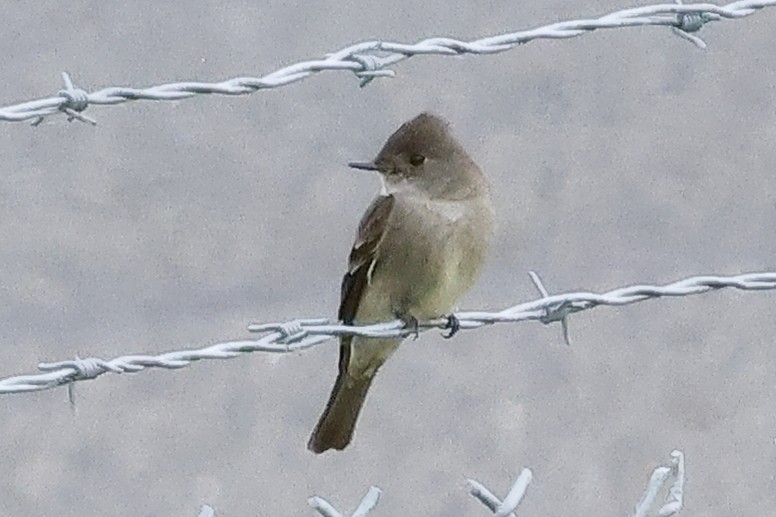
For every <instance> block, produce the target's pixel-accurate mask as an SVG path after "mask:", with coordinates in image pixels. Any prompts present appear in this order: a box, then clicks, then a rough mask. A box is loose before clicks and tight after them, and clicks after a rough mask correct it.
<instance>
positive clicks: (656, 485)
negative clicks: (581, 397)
mask: <svg viewBox="0 0 776 517" xmlns="http://www.w3.org/2000/svg"><path fill="white" fill-rule="evenodd" d="M684 480H685V474H684V454H683V453H682V452H681V451H679V450H674V451H672V452H671V463H670V464H669V465H663V466H660V467H657V468H656V469H655V470H654V471H653V472H652V475H651V476H650V478H649V481H648V482H647V488H646V490H645V491H644V495H643V496H642V497H641V500H640V501H639V502H638V504H636V506H635V508H634V513H633V516H634V517H650V516H659V517H670V516H672V515H676V514H678V513H679V511H680V510H682V505H683V499H684ZM532 481H533V473H532V472H531V469H528V468H524V469H522V470H521V471H520V475H519V476H518V477H517V479H516V480H515V482H514V483H513V484H512V487H511V488H510V489H509V493H507V496H506V497H505V498H504V500H503V501H502V500H501V499H499V498H498V497H497V496H496V495H494V494H493V492H491V491H490V490H488V488H487V487H486V486H485V485H483V484H482V483H480V482H479V481H475V480H474V479H467V480H466V484H467V485H468V487H469V494H470V495H472V496H473V497H474V498H476V499H477V500H478V501H480V502H481V503H482V504H483V505H485V507H486V508H487V509H488V510H490V511H491V513H492V514H493V515H494V517H515V512H516V511H517V507H518V506H519V505H520V503H521V502H522V501H523V497H524V496H525V494H526V491H527V490H528V485H530V484H531V482H532ZM669 481H672V482H671V485H670V486H668V487H666V484H667V483H668V482H669ZM663 492H665V496H664V497H663V498H662V502H661V498H660V495H661V493H663ZM381 495H382V490H380V488H378V487H376V486H374V485H373V486H371V487H369V490H368V491H367V493H366V495H364V497H363V498H362V499H361V501H360V503H359V504H358V507H357V508H356V509H355V510H354V511H353V513H351V514H350V516H351V517H366V516H367V515H368V514H369V513H370V512H371V511H372V510H373V509H374V508H375V507H377V504H378V503H379V502H380V496H381ZM307 504H308V505H310V507H311V508H312V509H314V510H315V511H317V512H318V513H319V514H320V515H322V516H323V517H344V514H343V513H341V512H340V511H339V510H337V509H336V508H335V507H334V505H332V504H331V503H330V502H328V501H327V500H326V499H324V498H323V497H321V496H317V495H315V496H312V497H311V498H309V499H308V500H307ZM198 517H215V511H214V510H213V508H212V507H211V506H209V505H203V506H202V508H201V509H200V513H199V516H198Z"/></svg>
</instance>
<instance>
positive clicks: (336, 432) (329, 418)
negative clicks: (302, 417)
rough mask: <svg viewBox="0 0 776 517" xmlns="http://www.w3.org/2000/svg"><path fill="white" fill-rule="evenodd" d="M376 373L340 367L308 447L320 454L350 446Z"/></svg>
mask: <svg viewBox="0 0 776 517" xmlns="http://www.w3.org/2000/svg"><path fill="white" fill-rule="evenodd" d="M374 373H376V372H371V374H367V375H361V376H359V377H353V376H351V375H349V374H348V373H347V371H340V373H339V375H338V376H337V382H335V383H334V388H332V390H331V395H329V402H327V403H326V409H324V410H323V414H322V415H321V419H320V420H318V425H316V426H315V429H314V430H313V434H312V435H311V436H310V441H308V442H307V448H308V449H310V450H311V451H313V452H314V453H316V454H320V453H322V452H325V451H327V450H329V449H337V450H342V449H344V448H345V447H347V445H348V444H349V443H350V439H351V438H352V437H353V429H354V428H355V426H356V420H357V419H358V414H359V413H360V412H361V406H363V405H364V400H365V399H366V394H367V392H368V391H369V386H371V384H372V379H374Z"/></svg>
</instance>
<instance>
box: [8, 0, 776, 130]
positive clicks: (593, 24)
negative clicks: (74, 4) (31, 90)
mask: <svg viewBox="0 0 776 517" xmlns="http://www.w3.org/2000/svg"><path fill="white" fill-rule="evenodd" d="M675 1H676V3H674V4H670V3H666V4H655V5H648V6H642V7H636V8H632V9H623V10H619V11H615V12H612V13H609V14H606V15H604V16H601V17H598V18H592V19H579V20H569V21H562V22H557V23H552V24H549V25H545V26H542V27H537V28H535V29H529V30H524V31H518V32H510V33H507V34H501V35H496V36H489V37H485V38H481V39H476V40H472V41H461V40H457V39H453V38H443V37H433V38H427V39H424V40H422V41H419V42H417V43H397V42H388V41H378V40H375V41H366V42H363V43H357V44H355V45H351V46H348V47H345V48H343V49H341V50H338V51H336V52H334V53H331V54H328V55H326V56H325V57H324V58H322V59H313V60H308V61H301V62H298V63H295V64H293V65H290V66H287V67H284V68H281V69H279V70H276V71H274V72H272V73H270V74H267V75H265V76H263V77H236V78H233V79H229V80H226V81H222V82H218V83H207V82H178V83H169V84H162V85H158V86H150V87H147V88H131V87H110V88H104V89H102V90H98V91H95V92H92V93H87V92H86V91H84V90H82V89H80V88H77V87H75V86H74V85H73V83H72V81H71V80H70V78H69V76H67V74H63V78H64V82H65V89H64V90H61V91H59V92H58V94H57V95H56V96H54V97H48V98H42V99H36V100H32V101H27V102H23V103H20V104H15V105H11V106H7V107H4V108H0V120H4V121H23V120H33V122H32V123H33V124H34V125H37V124H40V122H41V121H42V120H43V118H44V117H46V116H49V115H53V114H57V113H64V114H66V115H67V117H68V120H73V119H76V120H79V121H82V122H87V123H90V124H96V122H95V121H94V120H93V119H91V118H89V117H86V116H85V115H83V114H82V112H83V111H84V110H85V109H86V108H87V107H88V106H90V105H114V104H121V103H124V102H129V101H136V100H155V101H170V100H181V99H188V98H190V97H193V96H195V95H247V94H251V93H254V92H257V91H259V90H266V89H271V88H278V87H281V86H286V85H288V84H291V83H294V82H297V81H301V80H302V79H306V78H308V77H310V76H312V75H315V74H318V73H320V72H323V71H331V70H347V71H350V72H353V73H354V74H355V75H356V77H358V78H359V79H360V84H361V86H365V85H366V84H368V83H369V82H370V81H372V80H374V79H376V78H379V77H393V76H394V75H395V72H394V71H393V70H392V69H390V68H389V67H391V66H392V65H395V64H397V63H399V62H401V61H404V60H405V59H409V58H411V57H413V56H417V55H440V56H460V55H464V54H474V55H485V54H497V53H500V52H506V51H508V50H511V49H513V48H515V47H516V46H517V45H520V44H524V43H528V42H530V41H534V40H537V39H565V38H574V37H577V36H581V35H582V34H587V33H590V32H593V31H596V30H599V29H619V28H624V27H638V26H646V25H652V26H664V27H669V28H671V29H672V31H673V32H674V33H675V34H677V35H679V36H680V37H682V38H684V39H687V40H688V41H691V42H692V43H694V44H695V45H697V46H699V47H701V48H706V43H705V42H704V41H703V40H702V39H701V38H700V37H699V36H697V33H698V31H699V30H700V29H701V27H702V26H703V25H705V24H706V23H708V22H712V21H721V20H726V19H737V18H743V17H746V16H750V15H752V14H754V13H755V12H757V11H758V10H760V9H764V8H766V7H773V6H774V5H776V0H760V1H756V0H743V1H737V2H732V3H729V4H727V5H723V6H719V5H715V4H709V3H694V4H682V3H681V0H675Z"/></svg>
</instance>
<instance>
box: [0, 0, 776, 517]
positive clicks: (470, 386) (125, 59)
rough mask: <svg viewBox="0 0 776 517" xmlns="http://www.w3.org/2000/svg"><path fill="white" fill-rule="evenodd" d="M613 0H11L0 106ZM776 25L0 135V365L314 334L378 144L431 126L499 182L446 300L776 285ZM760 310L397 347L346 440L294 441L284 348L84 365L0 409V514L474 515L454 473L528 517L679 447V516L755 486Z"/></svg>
mask: <svg viewBox="0 0 776 517" xmlns="http://www.w3.org/2000/svg"><path fill="white" fill-rule="evenodd" d="M630 5H632V3H631V2H623V1H622V0H607V1H603V0H601V1H588V2H584V3H579V2H571V1H568V0H565V1H560V0H558V1H550V0H545V1H544V2H526V1H518V2H492V3H490V4H489V5H488V6H487V7H485V6H481V5H478V4H475V3H470V2H465V1H456V0H452V1H447V2H426V3H418V2H410V1H403V2H398V3H397V4H396V5H388V4H386V3H385V2H380V1H375V0H366V1H363V2H340V3H337V4H335V5H330V4H329V3H327V2H248V1H245V2H230V3H224V2H217V3H215V2H214V3H208V2H193V3H192V2H170V3H167V4H166V5H159V4H158V3H157V2H151V1H140V2H131V3H119V2H112V3H106V2H97V1H93V2H90V1H80V2H71V3H68V4H67V5H63V4H62V3H61V2H55V1H44V2H39V3H38V4H37V5H36V7H35V8H34V9H33V8H31V7H29V5H28V4H27V3H24V2H6V4H5V5H4V6H3V11H4V13H3V18H4V24H3V27H4V30H3V31H2V34H1V35H0V38H2V39H1V40H0V42H1V44H2V48H3V49H4V51H3V52H2V53H0V68H1V69H2V70H3V71H4V73H3V84H2V92H3V93H2V95H1V96H0V97H1V100H0V102H1V103H2V105H9V104H12V103H15V102H21V101H24V100H28V99H32V98H37V97H45V96H49V95H50V94H51V93H53V92H55V91H56V90H57V89H59V88H60V87H61V86H60V82H59V73H60V72H61V71H62V70H67V71H70V72H71V73H72V75H73V78H74V80H75V81H76V82H77V84H78V85H79V86H81V87H83V88H86V89H87V90H94V89H98V88H102V87H106V86H118V85H127V86H147V85H153V84H160V83H165V82H171V81H175V80H189V79H191V80H222V79H226V78H230V77H234V76H239V75H256V76H258V75H262V74H265V73H268V72H270V71H273V70H275V69H276V68H278V67H280V66H283V65H285V64H290V63H293V62H295V61H298V60H301V59H304V58H310V57H316V56H320V55H323V54H324V53H326V52H329V51H333V50H335V49H338V48H341V47H342V46H345V45H347V44H349V43H352V42H355V41H360V40H364V39H371V38H385V39H393V40H398V41H416V40H419V39H422V38H424V37H427V36H434V35H450V36H456V37H460V38H476V37H481V36H485V35H490V34H497V33H502V32H507V31H510V30H517V29H524V28H530V27H534V26H538V25H543V24H546V23H549V22H553V21H557V20H564V19H571V18H584V17H592V16H594V15H599V14H604V13H606V12H609V11H612V10H615V9H618V8H624V7H628V6H630ZM774 24H776V12H773V11H772V10H766V11H764V12H761V13H758V14H756V15H754V16H752V17H750V18H747V19H744V20H739V21H731V22H726V23H719V24H714V25H713V26H710V27H707V28H705V29H704V31H703V36H704V37H705V38H706V40H707V42H708V43H709V50H708V51H706V52H703V51H701V50H699V49H697V48H695V47H694V46H692V45H691V44H690V43H688V42H686V41H684V40H681V39H679V38H677V37H674V36H673V35H672V34H671V33H670V31H669V30H668V29H665V28H633V29H623V30H617V31H609V32H599V33H595V34H592V35H588V36H585V37H582V38H578V39H574V40H567V41H552V42H550V41H541V42H535V43H531V44H529V45H527V46H525V47H522V48H518V49H515V50H513V51H511V52H508V53H506V54H501V55H498V56H490V57H484V56H482V57H467V58H442V57H420V58H416V59H412V60H410V61H409V62H405V63H403V64H401V65H399V67H398V68H397V72H398V77H397V78H395V79H390V80H380V81H376V82H375V83H373V84H371V85H370V86H369V87H367V88H365V89H359V88H358V87H357V80H356V79H355V78H354V77H353V76H352V75H350V74H348V73H344V72H342V73H327V74H322V75H319V76H318V77H315V78H312V79H309V80H306V81H304V82H302V83H298V84H295V85H292V86H289V87H285V88H282V89H279V90H275V91H269V92H261V93H258V94H255V95H252V96H250V97H239V98H224V97H220V98H216V97H198V98H196V99H193V100H187V101H182V102H178V103H150V102H137V103H132V104H125V105H122V106H119V107H113V108H93V109H90V110H88V111H87V114H88V115H90V116H93V117H96V118H97V119H98V120H99V126H98V127H96V128H93V127H90V126H87V125H85V124H80V123H75V124H70V125H68V124H67V123H66V122H65V119H64V117H58V118H56V117H55V118H51V119H49V120H47V121H46V122H45V123H44V124H43V125H42V126H40V127H37V128H31V127H29V126H28V125H26V124H11V123H4V124H1V125H0V131H2V138H1V139H0V155H2V157H3V158H2V164H3V165H2V168H3V172H2V174H0V228H2V231H0V317H1V318H2V325H1V326H0V338H1V342H2V355H1V356H0V357H2V366H0V376H10V375H14V374H18V373H23V372H29V371H33V370H34V368H35V365H36V364H37V362H38V361H40V360H61V359H68V358H71V357H73V356H74V355H75V354H80V355H81V356H88V355H96V356H100V357H105V358H110V357H114V356H116V355H122V354H126V353H131V352H161V351H166V350H171V349H176V348H184V347H199V346H202V345H206V344H209V343H212V342H216V341H218V340H223V339H232V338H241V337H244V336H246V333H245V332H244V328H245V326H246V325H247V324H248V323H250V322H253V321H278V320H280V321H283V320H287V319H291V318H294V317H301V316H318V315H327V316H334V315H335V313H336V306H337V302H338V290H339V282H340V277H341V274H342V273H343V270H344V267H345V260H346V255H347V253H348V250H349V248H350V244H351V241H352V238H353V232H354V231H355V227H356V224H357V221H358V218H359V217H360V215H361V213H362V212H363V210H364V209H365V207H366V206H367V205H368V203H369V201H370V200H371V198H372V196H373V195H374V194H375V192H376V191H377V189H378V180H377V179H376V178H375V177H373V176H371V175H369V174H361V173H357V172H355V171H351V170H349V169H347V168H346V167H345V163H346V162H347V161H348V160H352V159H368V158H371V157H372V156H373V155H374V154H375V153H376V152H377V151H378V149H379V147H380V146H381V145H382V143H383V141H384V140H385V138H386V137H387V136H388V135H389V134H390V133H391V132H392V131H393V130H394V129H396V127H398V125H399V124H400V123H402V122H403V121H405V120H406V119H409V118H411V117H413V116H414V115H416V114H417V113H419V112H420V111H423V110H432V111H434V112H436V113H439V114H441V115H443V116H445V117H446V118H448V119H449V120H450V121H451V123H452V126H453V128H454V131H455V133H456V135H457V136H458V137H459V139H460V140H461V141H462V142H463V143H464V145H465V146H466V147H467V149H468V150H469V151H470V153H471V154H472V155H473V157H474V158H475V160H476V161H477V162H478V163H479V164H480V165H481V166H482V168H483V169H484V171H485V172H486V173H487V175H488V177H489V178H490V180H491V182H492V185H493V198H494V202H495V204H496V207H497V214H498V222H499V229H498V233H497V244H496V245H495V246H494V248H493V250H492V253H491V256H490V259H489V262H488V264H487V267H486V269H485V271H484V273H483V275H482V277H481V279H480V281H479V282H478V284H477V285H476V287H475V288H474V289H473V290H472V292H471V293H469V295H468V296H467V297H466V298H465V299H464V300H462V302H461V308H465V309H480V308H481V309H498V308H502V307H505V306H508V305H512V304H515V303H518V302H520V301H526V300H530V299H533V298H534V297H535V292H534V289H533V287H532V286H531V285H530V283H529V281H528V278H527V275H526V271H528V270H529V269H536V270H538V271H539V272H540V273H541V274H542V277H543V279H544V281H545V283H546V285H547V287H548V288H549V289H550V290H552V291H554V292H558V291H568V290H576V289H585V290H587V289H590V290H597V291H604V290H608V289H611V288H615V287H619V286H622V285H626V284H629V283H642V282H644V283H646V282H658V283H665V282H670V281H673V280H676V279H679V278H683V277H685V276H690V275H694V274H704V273H719V274H736V273H740V272H746V271H757V270H768V269H774V267H776V264H774V254H775V253H776V240H774V238H773V237H774V235H773V222H774V219H775V218H776V195H775V194H774V192H775V191H776V176H775V175H774V171H776V150H774V147H773V141H774V138H776V125H775V124H774V107H773V99H774V83H776V66H774V64H773V56H774V55H776V43H775V40H774V37H773V35H774V26H775V25H774ZM775 297H776V294H774V293H773V292H764V293H739V292H734V291H728V290H726V291H722V292H717V293H710V294H707V295H704V296H698V297H693V298H682V299H666V300H661V301H653V302H648V303H643V304H638V305H635V306H630V307H625V308H620V309H612V308H601V309H597V310H595V311H592V312H587V313H584V314H581V315H577V316H575V317H573V318H572V320H571V333H572V339H573V346H572V347H571V348H568V347H566V346H565V345H564V344H563V341H562V337H561V333H560V328H559V327H558V326H553V327H549V328H543V327H542V326H541V325H538V324H521V325H500V326H495V327H491V328H486V329H482V330H479V331H476V332H464V333H461V334H460V335H459V336H458V337H456V339H454V340H452V341H445V340H443V339H441V338H440V337H439V333H437V332H431V333H427V334H425V335H423V336H422V337H421V339H419V340H417V341H412V342H407V343H405V344H404V346H403V347H402V348H401V349H400V350H399V352H398V353H397V354H396V356H395V357H394V358H393V360H392V361H391V362H389V363H388V364H387V365H386V367H385V368H384V369H383V370H382V371H381V374H380V376H379V377H378V380H377V381H376V383H375V385H374V387H373V390H372V393H371V395H370V398H369V400H368V401H367V404H366V408H365V410H364V413H363V415H362V418H361V420H360V423H359V426H358V429H357V432H356V437H355V441H354V443H353V444H352V447H351V448H349V449H348V450H347V451H346V452H344V453H334V454H326V455H324V456H321V457H318V456H314V455H312V454H311V453H309V452H308V451H307V450H306V449H305V443H306V440H307V437H308V435H309V432H310V430H311V429H312V427H313V425H314V424H315V421H316V419H317V418H318V415H319V413H320V411H321V409H322V408H323V404H324V401H325V399H326V396H327V395H328V392H329V389H330V388H331V384H332V383H333V381H334V377H335V374H336V363H337V359H336V356H337V347H336V346H335V345H334V343H330V344H328V345H326V346H321V347H319V348H317V349H314V350H310V351H307V352H304V353H300V354H292V355H287V356H282V357H279V356H269V355H261V354H256V355H254V356H251V357H247V358H241V359H235V360H231V361H223V362H208V363H200V364H196V365H194V366H192V367H190V368H187V369H185V370H182V371H177V372H170V371H152V372H144V373H141V374H138V375H134V376H132V375H127V376H115V375H114V376H105V377H103V378H101V379H100V380H98V381H96V382H92V383H84V384H80V385H79V386H78V387H77V399H78V400H77V408H76V410H75V412H73V411H72V410H71V409H70V407H69V406H68V403H67V394H66V391H65V390H64V389H61V390H56V391H46V392H42V393H39V394H30V395H16V396H6V397H2V398H0V457H1V458H2V467H1V468H0V472H2V476H0V479H1V480H2V481H0V513H1V514H2V515H9V516H10V515H13V516H21V515H58V516H82V515H133V516H136V515H158V516H168V515H170V516H191V515H193V514H195V512H196V508H197V507H198V506H199V505H200V504H203V503H209V504H212V505H213V506H215V508H216V509H217V511H218V516H219V517H227V516H238V515H240V516H242V515H311V514H312V511H311V510H310V509H309V508H308V507H307V506H306V499H307V498H308V497H309V496H311V495H313V494H320V495H322V496H324V497H326V498H328V499H329V500H330V501H332V502H334V503H335V504H336V505H337V506H338V507H339V508H340V509H341V510H343V511H345V510H349V509H350V508H352V507H353V506H355V504H356V503H357V501H358V500H359V499H360V497H361V495H362V494H363V493H364V492H365V491H366V489H367V488H368V486H369V485H370V484H377V485H379V486H380V487H382V488H383V489H384V491H385V495H384V498H383V500H382V502H381V504H380V506H379V511H376V512H375V515H473V516H476V515H486V514H487V511H486V510H485V509H484V508H482V507H480V505H479V503H477V502H476V501H475V500H473V499H472V498H470V497H469V496H467V494H466V491H465V483H464V480H465V478H466V477H475V478H477V479H479V480H481V481H483V482H484V483H486V484H487V485H488V486H489V487H491V488H492V489H493V490H496V491H498V492H499V493H504V491H505V490H506V488H507V487H508V485H509V484H511V481H512V480H513V479H514V476H515V475H516V473H517V472H518V471H519V468H520V467H522V466H530V467H531V468H532V469H533V471H534V476H535V481H534V483H533V484H532V485H531V487H530V489H529V495H528V498H527V499H526V501H525V502H524V505H523V506H522V512H521V514H522V515H526V516H529V515H573V514H577V513H579V514H596V515H623V514H626V513H627V512H628V511H630V509H631V507H632V505H633V504H634V503H635V502H636V501H637V500H638V498H639V497H640V495H641V492H642V490H643V488H644V486H645V482H646V479H647V476H648V474H649V472H650V471H651V469H652V468H653V467H654V466H656V465H658V464H660V463H663V462H665V461H667V460H668V455H669V453H670V451H671V450H672V449H674V448H680V449H682V450H683V451H684V452H685V453H686V456H687V462H688V468H689V479H688V483H687V487H686V488H687V491H688V493H687V498H686V508H687V510H686V513H687V514H688V515H697V516H711V515H731V514H734V513H735V514H738V515H765V514H768V513H771V512H772V511H773V508H774V503H775V502H776V486H775V484H774V474H776V445H774V442H773V440H774V437H776V411H774V389H776V372H774V371H773V368H772V364H773V363H774V361H775V360H776V350H774V347H773V335H774V323H773V321H774V317H776V309H775V308H774V300H775V299H776V298H775Z"/></svg>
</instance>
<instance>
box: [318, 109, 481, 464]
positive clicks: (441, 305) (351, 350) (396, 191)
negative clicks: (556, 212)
mask: <svg viewBox="0 0 776 517" xmlns="http://www.w3.org/2000/svg"><path fill="white" fill-rule="evenodd" d="M348 165H349V166H350V167H352V168H354V169H361V170H366V171H375V172H377V173H379V175H380V178H381V180H382V188H381V191H380V193H379V194H378V196H377V197H376V198H375V199H374V201H372V203H371V205H370V206H369V208H368V209H367V210H366V212H365V213H364V215H363V217H362V219H361V222H360V224H359V226H358V231H357V233H356V238H355V242H354V244H353V248H352V250H351V252H350V256H349V260H348V269H347V273H345V275H344V277H343V279H342V284H341V294H340V305H339V313H338V316H339V319H340V320H341V321H342V323H343V324H345V325H364V324H372V323H378V322H384V321H390V320H393V319H396V318H399V319H401V320H402V321H404V322H405V324H406V325H407V326H408V327H410V328H414V330H415V333H416V337H417V325H418V321H419V320H426V319H433V318H440V317H448V318H449V319H448V323H449V326H450V328H451V332H450V334H451V335H452V334H453V333H454V332H455V331H457V329H458V322H457V320H456V319H455V317H454V316H452V314H451V313H450V311H451V310H452V309H453V306H454V305H455V304H456V303H457V302H458V300H459V298H460V297H461V296H462V295H463V294H464V293H465V292H466V291H468V290H469V288H470V287H471V286H472V285H473V284H474V282H475V280H476V279H477V277H478V276H479V273H480V270H481V268H482V265H483V263H484V261H485V258H486V254H487V251H488V247H489V244H490V241H491V237H492V234H493V231H494V211H493V206H492V203H491V200H490V187H489V184H488V182H487V180H486V178H485V176H484V175H483V174H482V172H481V171H480V168H479V167H478V166H477V165H476V164H475V163H474V161H473V160H472V159H471V157H470V156H469V155H468V154H467V153H466V151H465V150H464V148H463V147H462V146H461V145H460V144H459V143H458V142H457V141H456V139H455V138H454V137H453V135H452V133H451V131H450V127H449V123H448V122H446V121H445V120H444V119H442V118H441V117H439V116H437V115H434V114H431V113H427V112H424V113H421V114H420V115H418V116H416V117H415V118H413V119H412V120H410V121H408V122H406V123H404V124H403V125H402V126H401V127H400V128H399V129H398V130H396V131H395V132H394V133H393V134H392V135H391V136H390V137H389V138H388V140H387V141H386V143H385V145H384V146H383V147H382V149H381V150H380V152H379V153H378V154H377V156H376V157H375V158H374V159H373V160H372V161H370V162H351V163H349V164H348ZM401 341H402V339H400V338H367V337H360V336H350V335H343V336H341V337H340V356H339V372H338V375H337V380H336V381H335V383H334V387H333V388H332V391H331V394H330V396H329V400H328V402H327V404H326V407H325V409H324V411H323V414H322V415H321V417H320V419H319V421H318V424H317V425H316V426H315V429H314V430H313V432H312V434H311V436H310V439H309V441H308V444H307V447H308V449H309V450H310V451H312V452H314V453H316V454H320V453H323V452H325V451H327V450H329V449H335V450H343V449H344V448H345V447H347V446H348V444H349V443H350V442H351V440H352V437H353V432H354V429H355V426H356V421H357V419H358V416H359V413H360V412H361V408H362V406H363V404H364V400H365V399H366V396H367V392H368V390H369V387H370V386H371V384H372V381H373V380H374V377H375V375H376V373H377V371H378V370H379V369H380V367H381V366H382V365H383V363H385V361H386V360H387V359H388V358H389V357H390V356H391V355H392V354H393V353H394V351H395V350H396V349H397V347H398V346H399V344H400V343H401Z"/></svg>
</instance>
